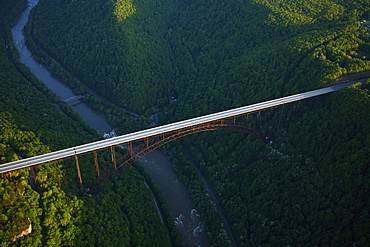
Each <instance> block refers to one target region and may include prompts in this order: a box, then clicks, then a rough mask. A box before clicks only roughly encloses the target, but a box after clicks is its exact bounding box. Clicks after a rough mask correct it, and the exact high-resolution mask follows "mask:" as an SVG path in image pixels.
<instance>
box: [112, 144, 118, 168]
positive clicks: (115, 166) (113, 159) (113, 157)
mask: <svg viewBox="0 0 370 247" xmlns="http://www.w3.org/2000/svg"><path fill="white" fill-rule="evenodd" d="M110 156H111V158H112V163H113V166H114V170H117V161H116V151H114V146H110Z"/></svg>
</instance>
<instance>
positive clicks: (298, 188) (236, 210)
mask: <svg viewBox="0 0 370 247" xmlns="http://www.w3.org/2000/svg"><path fill="white" fill-rule="evenodd" d="M4 6H5V5H4ZM369 13H370V6H369V4H368V1H367V0H351V1H344V0H335V1H328V0H320V1H312V0H302V1H295V0H289V1H277V0H253V1H252V0H242V1H237V0H233V1H221V0H215V1H206V0H198V1H166V0H156V1H117V2H112V1H103V0H93V1H83V0H82V1H65V0H58V1H50V0H44V1H41V2H40V3H39V4H38V6H37V7H36V8H35V9H34V11H33V15H31V17H30V23H29V25H28V26H27V27H26V32H27V34H28V40H27V43H28V45H29V46H30V47H31V49H32V50H33V53H34V54H36V57H37V59H39V60H40V61H41V62H42V63H45V64H46V65H47V66H48V67H49V68H50V69H51V70H52V71H53V73H55V74H57V75H58V76H59V77H61V78H62V79H63V80H65V81H66V82H67V83H69V84H70V85H72V86H73V87H74V88H75V90H76V91H78V92H87V91H88V90H89V89H92V90H93V91H94V92H96V93H97V94H99V95H101V96H103V97H105V98H107V99H109V100H110V101H111V102H114V103H115V104H118V105H120V106H123V107H124V108H127V109H132V110H134V111H135V112H138V113H141V114H143V113H145V114H149V113H150V114H152V113H155V112H157V113H158V115H159V117H160V120H161V121H162V122H171V121H176V120H180V119H184V118H189V117H194V116H198V115H201V114H206V113H210V112H215V111H219V110H223V109H229V108H232V107H237V106H241V105H247V104H250V103H254V102H258V101H263V100H268V99H271V98H275V97H279V96H283V95H288V94H292V93H297V92H301V91H305V90H310V89H314V88H318V87H320V86H322V85H324V84H326V83H328V82H331V81H333V80H335V79H336V78H338V77H340V76H342V75H347V74H351V73H356V72H360V71H364V70H369V69H370V63H369V60H368V57H369V55H368V54H369V51H368V48H369V45H370V39H369V29H368V28H366V27H363V26H360V25H359V21H360V20H361V19H363V18H369ZM51 34H53V35H51ZM81 34H83V35H81ZM2 47H4V46H2ZM38 47H41V48H42V50H43V51H44V52H46V53H44V52H43V51H41V50H40V49H38ZM4 54H5V53H4ZM13 56H14V55H13ZM50 57H52V59H51V58H50ZM1 65H3V64H1ZM6 66H8V65H6V64H4V66H3V67H2V68H4V72H2V74H1V75H9V76H8V77H7V78H6V77H4V79H3V78H2V79H1V80H2V83H1V84H0V85H4V86H3V87H4V88H3V90H7V92H9V97H6V98H5V99H2V102H3V103H2V104H1V107H2V109H6V110H7V112H9V113H11V115H12V116H13V117H14V118H15V119H17V121H19V122H20V123H22V126H23V125H25V123H27V125H26V128H23V127H22V131H28V130H30V129H32V130H33V131H35V133H37V135H36V134H35V136H36V139H37V137H39V138H40V140H41V141H43V142H45V143H48V144H49V143H50V146H51V147H52V148H51V149H54V148H58V147H63V146H65V145H66V143H78V142H80V140H81V139H83V140H91V138H93V137H92V136H91V135H90V136H89V137H88V136H86V135H84V136H83V137H82V136H80V137H78V138H77V137H76V140H68V141H67V140H65V139H66V138H65V136H67V134H63V133H66V130H67V129H68V130H69V131H70V130H71V129H77V130H78V131H76V132H84V130H85V131H86V130H87V128H86V126H83V125H81V123H79V122H80V120H78V118H77V117H76V116H74V115H73V113H71V111H70V109H64V112H67V115H68V119H69V118H71V119H73V121H72V122H73V123H72V122H71V121H70V119H69V120H68V121H67V120H61V119H64V118H63V117H61V116H60V113H58V114H59V115H57V116H56V115H51V114H56V113H54V112H57V111H55V109H53V111H51V107H50V106H51V104H50V102H52V101H54V102H56V100H55V99H51V98H50V96H48V97H47V98H46V99H45V101H47V102H49V103H48V104H46V103H45V104H44V103H41V102H40V101H37V100H36V99H34V98H32V97H39V98H42V97H41V96H38V95H40V94H36V93H34V92H33V91H32V90H31V88H32V87H36V88H38V90H39V91H41V92H43V95H48V93H47V90H46V91H45V89H43V87H42V86H41V85H40V84H39V83H38V82H36V81H35V80H33V79H31V78H30V77H28V76H26V78H27V80H28V81H29V82H30V83H28V84H27V85H28V86H23V87H21V86H19V87H18V86H17V85H23V84H19V83H18V82H20V81H22V80H23V79H21V78H18V77H19V76H18V75H17V73H14V72H12V71H13V70H10V69H8V68H9V67H6ZM17 66H18V71H25V69H24V68H22V66H20V65H17ZM62 67H63V68H62ZM5 68H6V69H5ZM11 73H13V74H12V75H10V74H11ZM24 74H25V75H27V73H24ZM9 78H12V80H13V79H14V81H13V83H10V82H8V83H6V82H7V81H9ZM31 85H32V86H31ZM21 90H22V91H23V90H24V91H25V94H27V95H30V96H29V97H28V98H25V97H19V96H17V92H19V91H21ZM366 90H368V84H367V85H365V86H364V87H363V91H361V90H359V89H349V90H343V91H342V92H338V93H335V94H333V95H332V96H331V97H329V99H328V100H327V101H323V102H321V103H320V102H318V103H313V102H312V101H310V102H309V103H308V104H304V103H303V104H295V105H294V106H292V107H287V109H285V110H284V111H283V110H282V111H281V112H284V113H285V114H286V116H285V115H283V114H281V113H280V112H279V111H275V112H272V113H271V112H270V113H262V114H261V116H258V117H257V116H254V117H252V122H253V123H254V124H255V125H256V127H260V128H261V129H263V130H264V131H267V132H268V133H269V134H270V135H271V136H274V135H276V133H280V132H281V133H280V135H281V136H279V137H278V138H275V139H272V140H273V141H274V144H273V145H272V146H265V145H261V144H260V143H259V142H258V141H255V140H254V139H253V138H251V137H245V135H240V134H219V133H217V134H204V135H203V134H202V135H197V136H195V137H193V138H192V139H191V140H189V141H188V143H187V144H186V145H187V146H189V150H190V152H191V153H192V154H193V155H194V158H195V159H196V160H197V161H198V163H199V164H200V169H201V170H202V172H203V173H204V174H205V176H206V178H207V180H208V181H209V183H210V184H211V186H212V187H213V188H214V190H215V191H217V197H218V198H219V200H220V202H221V204H222V206H223V208H224V211H225V214H226V216H227V218H228V220H229V223H230V225H231V228H232V230H233V233H234V235H235V236H236V239H237V241H238V243H239V245H240V246H243V245H267V244H270V245H274V246H280V245H297V246H298V245H303V244H308V243H309V244H311V245H324V246H330V245H332V246H339V245H343V244H344V245H360V246H361V245H362V246H364V245H366V243H368V242H369V232H368V230H367V229H369V222H368V218H369V217H368V216H369V212H368V209H367V208H368V207H369V198H368V194H369V193H368V191H369V184H368V181H369V178H368V176H369V175H368V174H369V173H368V165H369V163H368V160H369V157H368V154H369V153H370V152H369V147H368V143H369V142H370V140H369V137H368V133H369V131H368V126H367V125H366V124H367V123H368V109H369V104H368V102H369V100H368V96H367V93H366ZM33 95H36V96H33ZM42 99H44V98H42ZM87 101H89V102H90V104H91V105H93V106H94V108H95V109H98V110H104V111H106V112H107V116H108V118H109V119H110V121H112V122H115V123H117V126H120V127H119V128H120V131H122V132H126V131H132V130H136V129H139V128H141V127H145V126H146V125H147V123H143V121H142V122H140V121H141V120H138V122H137V126H135V127H133V126H132V125H131V124H130V121H131V120H132V119H134V118H136V119H140V117H137V115H136V116H135V115H134V117H132V116H133V115H131V116H130V115H129V114H126V113H124V112H123V111H122V109H118V108H115V107H111V105H109V104H106V101H104V100H101V99H97V98H94V97H89V98H87ZM30 102H38V103H39V104H40V106H38V107H35V106H33V105H32V106H31V104H30ZM42 102H43V101H42ZM0 103H1V102H0ZM28 105H29V106H30V107H29V108H28ZM46 105H48V107H49V108H50V112H49V111H47V110H46V109H48V107H46ZM9 106H11V107H9ZM64 107H65V106H62V108H64ZM13 108H14V109H13ZM24 109H27V110H24ZM33 109H35V110H33ZM36 111H37V113H40V114H39V116H38V117H35V118H31V119H30V118H29V117H25V116H26V112H27V113H28V112H31V113H33V114H36V113H35V112H36ZM303 111H307V113H306V114H304V115H301V112H303ZM51 112H53V113H51ZM45 114H47V115H45ZM49 114H50V115H49ZM279 115H280V116H281V115H283V116H282V117H277V116H279ZM50 116H53V117H50ZM54 116H55V117H54ZM274 116H275V117H274ZM49 118H50V119H58V121H63V123H59V124H55V123H52V124H51V122H49V121H47V119H49ZM121 119H122V121H120V120H121ZM280 120H281V125H282V126H284V129H282V128H280V129H275V128H277V127H276V126H279V125H280ZM67 122H68V123H67ZM119 122H121V123H119ZM40 123H42V124H43V125H42V126H44V127H38V126H39V124H40ZM48 123H50V125H48ZM118 123H119V124H118ZM48 130H50V131H48ZM73 136H79V135H78V134H73ZM59 139H60V141H59ZM33 140H34V139H33ZM56 140H58V141H56ZM69 141H70V142H69ZM4 145H5V146H4V150H5V149H6V150H7V148H9V147H10V144H9V143H7V144H4ZM174 149H175V150H176V152H175V153H176V156H175V157H174V163H175V165H176V167H177V170H178V171H179V173H181V174H182V178H183V180H184V181H185V182H186V183H187V184H188V187H189V191H190V193H191V194H192V195H193V200H194V201H195V203H196V204H197V206H198V207H200V208H201V210H202V213H204V218H205V221H206V228H207V231H209V233H210V238H211V242H212V244H213V245H216V246H222V245H228V240H227V237H226V236H225V232H224V230H223V229H222V226H221V224H220V220H219V219H218V217H217V215H216V213H215V211H214V208H213V205H212V203H211V202H210V199H209V198H207V196H206V195H205V192H204V190H203V187H202V185H201V183H200V181H199V179H198V178H197V175H196V173H195V172H194V170H193V168H192V166H191V165H190V163H189V162H188V161H187V160H186V158H185V156H183V155H181V154H180V152H181V150H180V148H178V147H174ZM89 160H90V161H89ZM103 162H104V161H103ZM105 162H106V163H105V164H108V162H109V161H105ZM90 164H92V161H91V158H86V160H84V161H83V162H82V164H81V166H82V169H83V170H84V171H87V170H88V168H89V166H91V165H90ZM107 166H108V165H107ZM46 171H48V170H47V169H46V168H45V169H40V171H39V177H40V178H41V177H43V178H46V175H45V174H47V172H46ZM65 172H66V174H68V171H65ZM131 172H133V174H135V173H134V171H130V174H131ZM41 175H42V176H41ZM74 176H75V175H74ZM86 176H87V178H86V180H87V181H92V180H93V179H94V177H93V173H90V174H88V175H86ZM135 176H136V175H133V177H135ZM72 178H73V176H72V173H70V174H68V175H67V178H66V181H69V183H67V184H68V185H66V186H68V188H69V189H70V190H72V191H73V190H77V189H78V186H77V185H76V183H75V182H71V181H73V180H74V179H72ZM44 180H45V182H46V181H47V179H44ZM44 180H43V179H42V181H44ZM130 181H131V180H130ZM135 181H136V180H135ZM136 182H137V181H136ZM70 183H72V185H71V184H70ZM114 183H117V184H118V183H119V182H118V181H115V182H114ZM114 183H113V184H114ZM127 183H130V182H127ZM132 183H133V184H135V185H137V188H143V185H142V184H136V183H134V182H132ZM48 186H51V185H48ZM110 186H112V185H110ZM121 186H123V187H124V188H125V189H122V191H124V192H120V191H119V188H120V187H121ZM125 186H126V183H125V184H124V185H121V184H120V185H119V187H117V191H116V190H115V189H113V188H112V189H109V192H108V191H107V195H102V194H100V195H98V196H97V198H90V199H84V200H85V201H86V203H85V207H86V208H83V209H82V210H83V214H82V217H81V218H82V220H81V221H80V222H78V223H76V224H73V225H74V226H78V227H79V228H80V229H83V230H82V231H80V233H79V235H78V236H75V238H74V239H76V241H77V244H78V245H81V246H85V245H94V244H103V243H101V242H99V241H103V240H106V241H111V243H112V245H113V244H117V243H119V241H118V239H116V238H112V239H109V240H108V239H107V236H109V234H112V233H115V234H117V231H118V230H121V231H122V232H120V233H122V239H123V241H122V243H124V244H129V243H130V244H135V245H136V244H137V245H140V244H143V243H145V244H148V238H147V237H146V236H143V233H144V232H145V229H146V228H148V229H152V228H156V227H154V222H155V220H154V218H155V217H154V214H153V215H152V214H151V213H149V215H150V216H153V218H152V217H149V219H153V220H148V221H145V220H143V221H141V222H142V224H143V225H145V226H146V228H145V229H143V228H142V227H141V226H140V225H137V224H134V222H136V221H137V220H138V217H139V216H138V215H136V214H135V213H133V212H132V210H131V211H129V212H128V211H125V210H126V209H132V208H136V207H138V208H139V207H140V206H139V204H135V203H133V204H132V205H130V204H128V203H129V202H128V201H134V200H128V199H126V198H131V194H127V195H126V194H125V193H126V191H131V190H133V188H131V187H125ZM40 187H41V188H45V186H41V185H40ZM109 188H111V187H109ZM143 189H144V191H140V192H138V191H134V192H133V191H131V192H132V193H138V197H139V198H140V201H145V200H147V199H148V198H149V197H148V194H146V192H145V190H146V188H143ZM112 190H113V191H112ZM144 198H146V199H144ZM45 199H46V198H45ZM108 199H110V201H112V202H114V204H113V205H110V206H111V208H112V213H110V212H109V210H108V203H107V201H108ZM69 200H72V201H73V199H69ZM149 201H150V200H149ZM78 205H80V204H78V203H77V204H76V209H78V208H79V206H78ZM93 205H94V207H96V211H94V210H95V209H94V210H93V209H91V208H92V207H93ZM122 205H124V207H123V208H122ZM151 206H153V205H151ZM148 207H149V206H148V205H146V206H144V205H143V206H142V208H140V209H138V210H139V211H140V212H141V213H142V214H140V215H147V214H148V213H147V212H149V211H147V210H149V209H148ZM85 210H87V211H85ZM89 210H91V211H89ZM67 212H68V210H67ZM90 212H91V213H94V212H96V214H99V216H100V217H99V218H94V217H91V216H90ZM130 213H131V214H130ZM117 214H122V217H121V218H120V217H117V216H116V215H117ZM110 216H111V217H112V221H109V220H108V219H110ZM88 218H92V219H91V222H90V221H87V219H88ZM85 222H88V223H87V224H84V223H85ZM103 223H104V226H103V227H101V226H102V224H103ZM58 224H59V223H58ZM60 224H62V223H60ZM72 228H73V227H72V225H71V229H72ZM161 231H162V230H161ZM170 231H172V230H170ZM54 232H55V235H52V236H56V237H55V238H54V237H53V239H55V240H53V241H56V242H55V243H63V242H62V241H60V238H58V236H59V235H58V234H59V233H60V231H59V230H55V231H54ZM76 232H78V231H76ZM129 232H130V236H129V237H128V236H127V235H124V234H125V233H127V234H129ZM84 233H90V235H84ZM123 235H124V236H123ZM149 235H150V234H149ZM88 236H94V237H92V238H88ZM150 236H151V235H150ZM162 237H163V236H162V235H161V236H160V237H159V239H162V240H163V239H164V238H162ZM99 239H100V240H99ZM50 241H51V240H50ZM50 243H51V242H50ZM53 243H54V242H53ZM155 243H158V242H157V240H153V244H155Z"/></svg>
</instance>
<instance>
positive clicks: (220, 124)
mask: <svg viewBox="0 0 370 247" xmlns="http://www.w3.org/2000/svg"><path fill="white" fill-rule="evenodd" d="M213 130H229V131H237V132H242V133H246V134H248V135H252V136H254V137H256V138H258V139H260V140H261V141H262V142H264V143H266V144H267V143H268V138H267V136H266V135H265V134H264V133H263V132H262V131H260V130H258V129H256V128H254V127H252V126H250V125H247V124H246V123H241V122H237V121H236V119H235V118H234V119H233V120H231V119H223V120H217V121H213V122H209V123H205V124H199V125H196V126H192V127H188V128H183V129H181V130H177V131H172V132H168V133H165V134H160V135H157V136H152V137H149V138H145V139H143V140H141V143H140V144H138V145H135V146H133V145H132V143H128V152H127V153H125V154H124V155H123V156H121V157H120V158H118V159H117V160H113V159H115V158H113V157H115V154H114V148H113V147H111V152H113V153H112V162H113V163H114V169H112V170H111V171H110V172H109V173H108V174H107V175H105V176H104V177H103V178H100V179H98V180H97V181H96V182H95V183H94V184H92V185H91V186H90V188H91V189H92V190H93V191H94V190H97V189H98V188H99V186H101V184H104V183H105V182H106V181H108V180H110V177H111V176H112V175H114V173H116V174H118V172H119V169H120V168H123V167H126V166H128V165H130V164H131V163H132V162H134V161H136V160H138V159H140V158H142V157H143V156H145V155H146V154H148V153H150V152H152V151H154V150H155V149H157V148H159V147H161V146H163V145H165V144H167V143H169V142H172V141H174V140H177V139H179V138H182V137H185V136H188V135H191V134H195V133H200V132H205V131H213ZM96 165H97V164H96ZM96 169H97V173H98V176H99V174H100V172H99V168H98V167H96Z"/></svg>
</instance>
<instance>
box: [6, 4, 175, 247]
mask: <svg viewBox="0 0 370 247" xmlns="http://www.w3.org/2000/svg"><path fill="white" fill-rule="evenodd" d="M0 6H1V8H0V16H1V23H0V24H1V28H2V29H1V35H0V44H1V45H0V53H1V56H0V92H1V94H0V163H5V162H10V161H13V160H17V159H20V158H26V157H31V156H34V155H38V154H43V153H46V152H50V150H58V149H61V148H66V147H70V146H74V145H77V144H82V143H86V142H91V141H94V140H98V139H99V138H101V137H99V135H98V133H97V132H96V131H95V130H93V129H91V128H90V127H89V126H87V125H86V123H84V122H83V121H82V120H81V118H80V117H79V116H78V115H77V113H75V112H74V110H73V109H72V108H71V107H70V106H69V105H67V104H63V103H59V107H58V108H57V107H56V104H53V102H57V101H58V100H57V98H56V96H55V95H53V93H51V92H50V91H49V90H48V89H47V88H46V87H45V85H44V84H43V83H42V82H40V81H38V80H37V79H36V78H35V77H34V76H33V75H32V74H30V72H29V71H28V69H27V68H26V67H25V66H24V65H23V64H20V63H19V62H18V61H17V51H16V49H15V48H14V47H13V45H12V43H11V34H10V27H12V26H13V25H14V23H15V21H17V19H18V17H19V15H20V13H21V12H22V11H23V9H24V8H25V6H26V1H5V0H4V1H0ZM7 48H9V49H7ZM99 154H101V153H98V155H99ZM104 156H106V157H109V154H108V155H100V156H99V164H100V166H101V168H102V172H103V171H104V170H106V169H107V168H105V167H107V166H111V164H110V162H109V161H106V160H104ZM80 165H81V169H82V170H83V178H84V181H85V182H86V184H89V183H90V182H91V181H93V180H94V179H95V178H96V174H95V172H94V163H93V162H92V157H81V158H80ZM56 169H57V171H58V175H57V173H56ZM34 170H35V173H36V182H34V180H33V179H32V178H30V170H29V169H23V170H18V171H16V172H12V173H11V174H7V175H4V174H3V175H1V176H0V246H13V245H15V244H13V240H14V237H16V236H18V235H19V234H20V233H21V232H22V231H24V230H26V229H28V228H29V226H30V224H31V227H32V233H31V234H30V235H28V236H27V237H26V238H25V239H23V240H21V241H20V242H19V243H18V245H20V246H98V245H101V246H173V245H175V246H176V245H181V239H180V236H179V234H178V233H177V231H176V229H175V228H174V227H175V226H174V224H173V218H172V217H171V216H170V215H169V212H168V211H167V208H166V205H165V202H164V201H163V199H162V198H161V194H160V191H159V190H158V188H157V187H156V185H155V184H153V182H152V181H151V180H150V178H149V177H148V176H147V175H146V174H144V173H143V171H142V169H141V168H140V167H138V168H137V169H134V168H133V167H130V168H128V169H125V173H124V174H120V175H118V176H117V177H116V178H115V179H114V180H112V181H111V182H110V183H107V184H106V185H105V187H103V188H102V190H101V191H100V192H99V193H95V194H94V195H89V194H88V193H84V194H82V193H80V191H79V185H78V178H77V174H76V170H75V168H74V161H73V160H66V161H63V162H58V163H56V164H54V163H53V164H45V165H41V166H37V167H35V169H34ZM57 176H58V177H57ZM58 178H59V179H61V186H62V188H63V189H61V188H60V187H59V186H58ZM144 181H146V183H147V184H148V186H149V188H150V189H148V188H147V187H146V186H145V185H144ZM152 191H153V192H154V194H156V195H157V197H156V200H157V203H158V206H159V208H160V209H161V211H162V217H163V219H164V221H165V223H162V222H161V220H160V217H159V215H158V211H157V209H156V207H155V205H154V203H153V199H154V197H153V193H152ZM166 224H167V225H168V227H166ZM169 231H170V232H171V234H169Z"/></svg>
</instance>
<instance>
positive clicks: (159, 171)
mask: <svg viewBox="0 0 370 247" xmlns="http://www.w3.org/2000/svg"><path fill="white" fill-rule="evenodd" d="M38 2H39V0H28V6H27V8H26V10H24V11H23V13H22V15H21V17H20V18H19V20H18V22H17V24H16V25H15V26H14V27H13V28H12V37H13V42H14V45H15V46H16V47H17V49H18V51H19V55H20V61H21V62H22V63H23V64H25V65H26V66H28V67H29V68H30V70H31V72H32V73H33V74H34V75H35V76H36V77H37V78H38V79H40V80H41V81H43V82H44V83H45V84H46V86H47V87H48V88H49V89H50V90H52V91H53V92H54V93H55V94H57V95H59V97H60V98H61V100H66V99H69V98H71V97H74V96H75V95H74V94H73V92H72V90H71V89H70V88H68V87H67V86H66V85H65V84H63V83H62V82H60V81H58V80H57V79H55V77H53V76H52V74H51V73H50V72H49V71H48V70H47V69H46V68H45V67H44V66H42V65H41V64H39V63H38V62H37V61H35V60H34V59H33V57H32V54H31V52H30V51H29V50H28V48H27V47H26V45H25V39H24V35H23V31H22V29H23V27H24V26H25V25H26V23H27V21H28V16H29V14H30V11H31V9H32V8H33V7H34V6H36V5H37V3H38ZM73 107H74V109H75V110H76V111H77V112H78V113H79V114H80V115H81V116H82V117H83V118H84V119H85V121H86V123H87V124H88V125H90V127H92V128H94V129H96V130H97V131H98V132H99V133H101V134H103V133H105V132H110V131H111V127H110V125H109V124H108V123H107V122H106V120H105V119H104V116H103V115H102V114H100V113H97V112H95V111H93V110H92V109H90V108H89V107H88V106H87V105H86V104H85V103H83V102H82V103H80V104H76V105H73ZM139 162H140V164H141V165H142V166H143V167H144V168H145V170H146V172H148V173H149V174H150V175H151V177H152V179H153V180H154V181H155V182H156V183H157V184H158V186H159V187H160V189H161V191H162V193H163V195H164V198H165V200H166V202H167V205H168V207H169V209H170V211H171V213H172V215H173V216H174V217H175V219H176V220H175V223H176V224H177V225H178V228H179V230H180V233H181V235H182V237H183V240H184V242H185V246H208V245H209V242H208V237H207V233H206V232H205V231H203V227H202V223H201V218H200V216H199V214H198V213H197V211H196V209H195V206H194V204H193V202H192V201H191V200H190V198H189V195H188V192H187V189H186V187H185V185H184V184H183V183H182V182H181V180H180V178H179V177H178V175H177V174H176V172H175V171H174V170H173V168H172V164H171V163H170V162H169V160H168V158H167V156H166V155H165V154H164V153H162V152H161V151H159V150H155V151H153V152H151V153H149V154H147V155H146V156H144V157H143V158H141V159H140V160H139Z"/></svg>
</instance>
